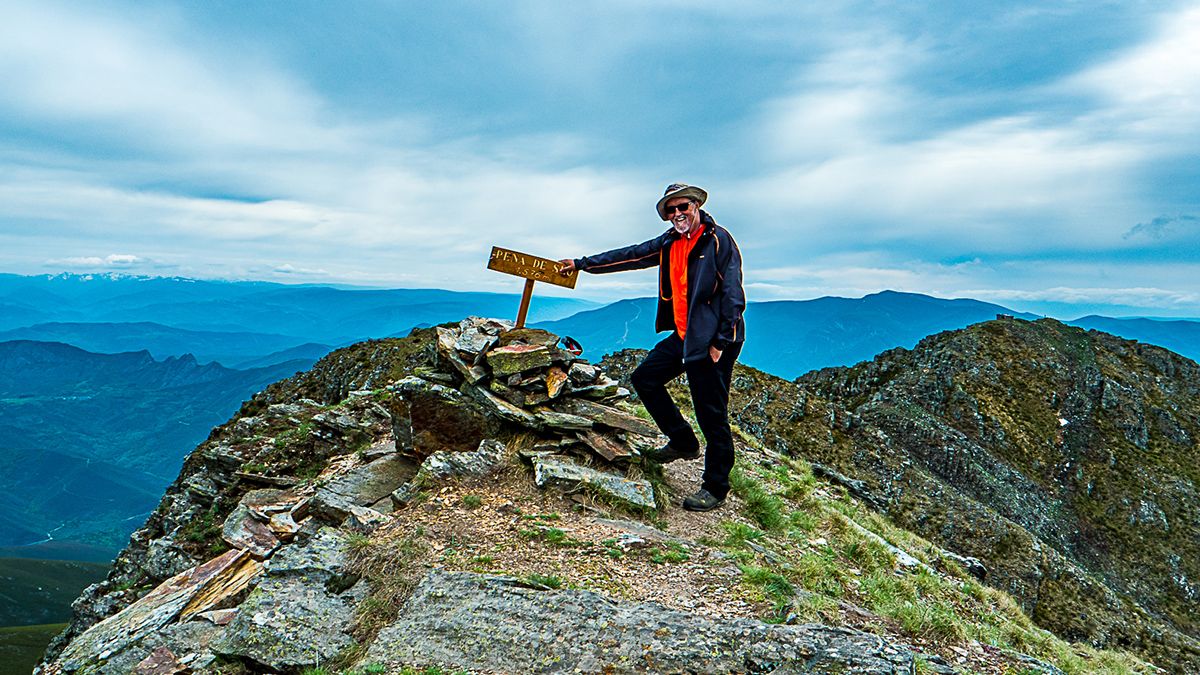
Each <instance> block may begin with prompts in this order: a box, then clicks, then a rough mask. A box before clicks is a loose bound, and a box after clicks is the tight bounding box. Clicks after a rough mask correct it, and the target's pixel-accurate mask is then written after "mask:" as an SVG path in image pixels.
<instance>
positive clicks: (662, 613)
mask: <svg viewBox="0 0 1200 675" xmlns="http://www.w3.org/2000/svg"><path fill="white" fill-rule="evenodd" d="M369 663H379V664H382V665H384V666H385V667H387V668H388V669H389V671H390V670H393V669H395V670H399V669H400V668H401V667H403V666H412V665H417V666H441V667H448V668H451V669H455V668H466V669H473V670H475V669H477V670H482V671H487V672H502V673H563V672H568V673H776V674H783V673H839V674H844V675H900V674H902V673H903V674H905V675H907V674H909V673H912V672H914V670H913V669H914V664H913V655H912V653H911V652H909V651H906V650H904V649H901V648H898V647H895V646H893V645H890V644H888V643H887V642H886V641H884V640H883V639H882V638H880V637H878V636H875V635H869V634H867V633H860V632H858V631H853V630H848V629H844V628H834V627H830V626H821V625H815V624H806V625H800V626H778V625H770V624H765V623H762V622H760V621H755V620H752V619H728V620H721V621H717V620H713V619H710V618H708V617H704V616H700V615H696V614H688V613H685V612H680V611H676V610H671V609H667V608H665V607H662V606H661V605H657V604H654V603H634V602H616V601H614V600H611V599H609V598H607V597H605V596H602V595H599V594H597V593H593V592H591V591H580V590H562V591H547V590H536V589H532V588H528V587H526V586H524V585H522V584H521V582H519V581H518V580H516V579H513V578H511V577H494V576H485V575H478V574H473V573H469V572H442V571H433V572H430V573H429V574H428V575H427V576H426V577H425V578H424V579H423V580H422V581H421V583H420V584H419V585H418V586H417V588H416V590H415V591H414V592H413V594H412V596H411V597H410V598H409V600H408V602H407V603H406V604H405V606H404V607H403V608H402V610H401V613H400V619H399V620H398V621H397V622H396V623H394V624H392V625H390V626H388V627H386V628H384V629H383V631H381V632H380V634H379V637H378V638H377V639H376V640H375V642H374V643H373V644H372V645H371V647H370V649H369V650H368V652H367V655H366V656H365V657H364V658H363V659H362V661H361V662H360V664H359V665H360V667H361V666H363V665H365V664H369Z"/></svg>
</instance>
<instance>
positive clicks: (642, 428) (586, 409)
mask: <svg viewBox="0 0 1200 675" xmlns="http://www.w3.org/2000/svg"><path fill="white" fill-rule="evenodd" d="M553 407H554V409H555V410H557V411H559V412H564V413H570V414H572V415H579V416H580V417H586V418H588V419H590V420H591V421H592V422H594V423H595V424H598V425H600V426H605V427H611V428H613V429H620V430H622V431H628V432H630V433H634V434H638V435H639V436H652V437H657V436H658V434H659V431H658V427H657V426H655V424H654V422H651V421H650V420H644V419H642V418H640V417H637V416H636V415H630V414H629V413H627V412H625V411H623V410H618V409H617V408H614V407H612V406H610V405H604V404H603V403H596V402H594V401H588V400H586V399H580V398H566V399H563V400H561V401H557V402H555V403H554V406H553Z"/></svg>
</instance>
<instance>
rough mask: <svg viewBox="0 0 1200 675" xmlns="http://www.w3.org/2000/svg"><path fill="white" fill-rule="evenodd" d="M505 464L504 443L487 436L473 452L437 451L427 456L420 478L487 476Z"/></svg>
mask: <svg viewBox="0 0 1200 675" xmlns="http://www.w3.org/2000/svg"><path fill="white" fill-rule="evenodd" d="M503 465H504V444H503V443H501V442H500V441H497V440H494V439H491V438H485V439H483V440H482V441H480V442H479V447H478V448H476V449H475V450H473V451H471V452H437V453H434V454H432V455H430V456H429V457H426V458H425V461H424V462H422V463H421V468H420V470H418V471H417V476H418V479H419V480H421V481H428V480H445V479H447V478H451V477H456V476H486V475H488V474H491V473H494V472H495V471H497V470H498V469H499V468H500V467H502V466H503Z"/></svg>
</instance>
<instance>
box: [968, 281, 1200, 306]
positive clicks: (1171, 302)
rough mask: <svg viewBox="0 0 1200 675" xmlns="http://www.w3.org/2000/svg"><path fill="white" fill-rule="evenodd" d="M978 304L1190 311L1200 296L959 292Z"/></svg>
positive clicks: (1146, 291) (1060, 290)
mask: <svg viewBox="0 0 1200 675" xmlns="http://www.w3.org/2000/svg"><path fill="white" fill-rule="evenodd" d="M963 292H964V293H965V294H967V295H969V296H970V297H973V298H976V299H980V300H995V301H997V302H999V301H1016V300H1023V301H1040V302H1059V303H1066V304H1074V305H1096V304H1102V305H1124V306H1129V307H1146V308H1149V307H1163V308H1173V307H1180V308H1188V309H1190V308H1194V307H1195V306H1196V305H1197V304H1200V293H1195V292H1186V291H1178V290H1173V289H1167V288H1137V287H1135V288H1073V287H1070V286H1056V287H1054V288H1044V289H1038V290H1019V289H1004V288H978V289H968V290H965V291H963Z"/></svg>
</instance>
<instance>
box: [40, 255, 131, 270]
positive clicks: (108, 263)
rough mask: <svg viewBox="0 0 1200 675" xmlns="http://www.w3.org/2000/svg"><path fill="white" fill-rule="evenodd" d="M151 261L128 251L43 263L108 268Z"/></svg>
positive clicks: (121, 267) (53, 265)
mask: <svg viewBox="0 0 1200 675" xmlns="http://www.w3.org/2000/svg"><path fill="white" fill-rule="evenodd" d="M152 262H153V261H150V260H147V259H145V258H143V257H141V256H136V255H130V254H128V253H112V254H109V255H106V256H104V257H100V256H79V257H71V258H57V259H51V260H47V261H46V262H45V263H44V264H45V265H47V266H52V267H59V266H62V267H67V268H89V269H92V268H108V269H131V268H134V267H141V266H144V265H148V264H152Z"/></svg>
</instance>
